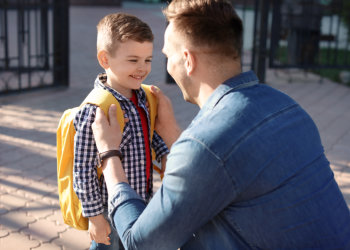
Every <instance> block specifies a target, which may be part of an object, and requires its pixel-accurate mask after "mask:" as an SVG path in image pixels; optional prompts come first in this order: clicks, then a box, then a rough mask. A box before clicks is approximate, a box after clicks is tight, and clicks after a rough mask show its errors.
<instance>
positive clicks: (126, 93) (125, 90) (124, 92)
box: [105, 78, 133, 99]
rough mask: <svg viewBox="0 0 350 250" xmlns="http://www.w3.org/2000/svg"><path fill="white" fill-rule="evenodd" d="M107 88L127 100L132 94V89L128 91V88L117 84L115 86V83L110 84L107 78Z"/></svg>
mask: <svg viewBox="0 0 350 250" xmlns="http://www.w3.org/2000/svg"><path fill="white" fill-rule="evenodd" d="M105 84H106V85H107V86H108V87H110V88H112V89H114V90H116V91H117V92H118V93H119V94H121V95H122V96H124V97H125V98H128V99H130V98H131V97H132V92H133V90H132V89H129V88H125V87H123V86H121V85H119V84H116V83H111V82H110V81H109V79H108V78H107V81H106V83H105Z"/></svg>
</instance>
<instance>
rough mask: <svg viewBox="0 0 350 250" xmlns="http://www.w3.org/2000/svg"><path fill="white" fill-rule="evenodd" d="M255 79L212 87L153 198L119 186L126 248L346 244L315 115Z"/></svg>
mask: <svg viewBox="0 0 350 250" xmlns="http://www.w3.org/2000/svg"><path fill="white" fill-rule="evenodd" d="M257 81H258V80H257V78H256V76H255V75H254V73H253V72H246V73H242V74H240V75H238V76H236V77H234V78H232V79H229V80H227V81H226V82H224V83H223V84H222V85H220V86H219V87H218V88H217V89H216V90H215V91H214V93H213V94H212V95H211V96H210V98H209V99H208V100H207V102H206V104H205V105H204V106H203V107H202V109H201V110H200V112H199V113H198V115H197V116H196V118H195V119H194V120H193V122H192V123H191V124H190V126H189V127H188V128H187V129H186V130H185V131H184V132H183V133H182V134H181V136H180V138H179V139H178V140H177V141H176V143H175V144H174V145H173V146H172V148H171V151H170V154H169V155H168V161H167V169H166V173H165V177H164V179H163V184H162V186H161V188H160V190H158V192H157V193H156V194H155V196H154V197H153V198H152V200H151V201H150V203H149V204H148V206H147V207H146V206H145V204H144V203H143V201H142V199H141V198H140V197H139V196H138V195H137V194H136V193H135V192H134V191H133V190H132V189H131V188H130V186H129V185H127V184H125V183H120V184H117V185H116V186H114V190H113V191H112V193H113V195H112V196H111V198H110V213H111V216H112V217H113V218H114V223H115V226H116V228H117V230H118V233H119V235H120V236H121V239H122V242H123V244H124V245H125V246H126V248H127V249H147V250H149V249H157V250H158V249H177V248H179V247H181V249H193V250H198V249H201V250H203V249H204V250H205V249H208V250H209V249H211V250H213V249H214V250H215V249H217V250H223V249H286V248H289V249H291V248H292V249H296V248H300V249H301V248H302V249H310V248H316V249H336V248H337V249H350V214H349V209H348V207H347V205H346V203H345V201H344V198H343V196H342V194H341V192H340V190H339V187H338V185H337V183H336V182H335V180H334V176H333V172H332V170H331V169H330V166H329V162H328V161H327V159H326V157H325V155H324V151H323V147H322V145H321V140H320V136H319V133H318V130H317V128H316V126H315V124H314V122H313V121H312V119H311V118H310V116H309V115H308V114H307V113H306V112H305V111H304V110H303V109H302V108H301V107H300V106H299V105H298V104H297V103H296V102H295V101H293V100H292V99H291V98H289V97H288V96H286V95H285V94H283V93H281V92H279V91H277V90H275V89H273V88H271V87H269V86H266V85H263V84H256V85H253V84H254V83H257ZM241 84H245V85H243V87H242V85H241ZM239 86H240V87H239Z"/></svg>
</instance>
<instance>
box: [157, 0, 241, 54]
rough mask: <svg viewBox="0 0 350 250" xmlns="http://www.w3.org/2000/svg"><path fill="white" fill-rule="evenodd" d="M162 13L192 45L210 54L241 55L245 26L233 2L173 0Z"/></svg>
mask: <svg viewBox="0 0 350 250" xmlns="http://www.w3.org/2000/svg"><path fill="white" fill-rule="evenodd" d="M163 13H164V15H165V16H166V18H167V20H168V21H169V22H172V23H173V25H174V28H175V30H177V31H178V32H180V34H182V35H184V36H185V38H186V39H187V40H188V41H189V42H190V43H191V44H192V45H194V46H196V47H204V48H205V50H208V49H209V51H208V52H210V53H220V54H222V55H227V56H230V57H233V58H239V57H240V56H241V50H242V43H243V42H242V34H243V25H242V21H241V19H240V18H239V16H238V15H237V13H236V12H235V10H234V9H233V7H232V5H231V3H230V2H228V1H225V0H173V1H172V2H171V3H170V4H169V6H168V7H167V8H166V9H164V10H163Z"/></svg>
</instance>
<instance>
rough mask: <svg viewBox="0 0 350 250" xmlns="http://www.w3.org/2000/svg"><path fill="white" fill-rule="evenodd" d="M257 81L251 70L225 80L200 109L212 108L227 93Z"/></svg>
mask: <svg viewBox="0 0 350 250" xmlns="http://www.w3.org/2000/svg"><path fill="white" fill-rule="evenodd" d="M257 83H259V80H258V78H257V76H256V75H255V73H254V72H253V71H247V72H244V73H241V74H239V75H237V76H234V77H232V78H230V79H228V80H226V81H225V82H223V83H222V84H220V86H218V87H217V88H216V89H215V90H214V92H213V93H212V94H211V95H210V97H209V98H208V100H207V101H206V103H205V104H204V105H203V107H202V111H204V110H210V109H213V108H214V107H215V106H216V105H217V104H218V102H219V101H220V100H221V99H222V98H223V97H224V96H225V95H226V94H227V93H229V92H231V91H234V90H236V89H240V88H244V87H248V86H252V85H255V84H257Z"/></svg>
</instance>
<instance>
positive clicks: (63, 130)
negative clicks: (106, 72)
mask: <svg viewBox="0 0 350 250" xmlns="http://www.w3.org/2000/svg"><path fill="white" fill-rule="evenodd" d="M142 88H143V90H144V91H145V92H146V98H147V101H148V104H149V116H150V120H151V128H150V132H151V134H150V138H151V141H152V138H153V131H154V123H155V118H156V115H157V99H156V97H154V96H153V94H152V93H151V91H150V86H148V85H144V84H142ZM87 103H90V104H94V105H97V106H99V107H100V108H101V109H102V110H103V112H104V113H105V114H106V115H107V116H108V109H109V106H110V105H111V104H115V105H116V106H117V119H118V122H119V125H120V129H121V132H123V129H124V115H123V112H122V109H121V107H120V104H119V102H118V101H117V100H116V98H115V97H114V96H113V95H112V94H111V93H110V92H108V91H107V90H104V89H102V88H94V89H93V90H92V91H91V92H90V94H89V95H88V96H87V97H86V98H85V100H84V101H83V102H82V104H81V105H80V106H79V107H75V108H72V109H67V110H66V111H65V112H64V113H63V115H62V117H61V120H60V122H59V125H58V128H57V134H56V136H57V183H58V194H59V200H60V207H61V212H62V215H63V220H64V222H65V223H66V224H67V225H69V226H71V227H74V228H76V229H80V230H87V229H88V224H89V221H88V219H87V218H85V217H83V215H82V206H81V203H80V200H79V199H78V196H77V195H76V193H75V192H74V190H73V167H74V135H75V133H76V131H75V128H74V125H73V120H74V117H75V115H76V114H77V112H78V111H79V109H80V108H81V107H83V106H84V105H85V104H87ZM154 159H155V153H154V150H153V149H152V161H153V160H154ZM96 169H97V168H96ZM154 169H155V170H156V171H157V172H159V169H158V168H157V167H156V166H154ZM101 174H102V170H101V169H97V175H98V178H100V176H101Z"/></svg>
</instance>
